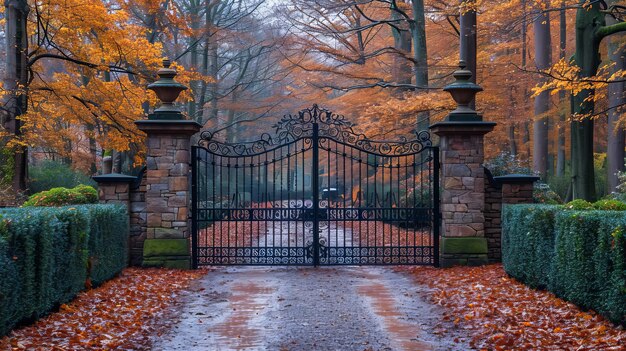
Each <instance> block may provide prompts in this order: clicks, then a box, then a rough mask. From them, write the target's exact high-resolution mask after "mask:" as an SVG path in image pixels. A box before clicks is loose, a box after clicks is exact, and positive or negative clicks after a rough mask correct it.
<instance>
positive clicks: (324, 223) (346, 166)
mask: <svg viewBox="0 0 626 351" xmlns="http://www.w3.org/2000/svg"><path fill="white" fill-rule="evenodd" d="M275 129H276V134H275V135H274V136H270V135H268V134H263V135H262V136H261V139H260V140H257V141H252V142H244V143H237V144H229V143H224V142H219V141H216V140H215V139H214V138H213V135H212V134H211V133H210V132H203V133H202V135H201V139H200V141H199V143H198V146H194V147H192V154H193V159H192V232H193V233H192V246H193V248H192V255H193V266H194V267H198V266H199V265H207V264H246V265H250V264H252V265H270V264H281V265H283V264H295V265H327V264H429V265H431V264H432V265H438V263H439V262H438V258H439V257H438V256H439V255H438V252H439V240H438V238H439V220H440V214H439V201H438V199H439V187H438V184H439V174H438V173H439V154H438V148H436V147H433V146H432V144H431V141H430V135H429V134H428V132H420V133H418V134H417V138H416V139H414V140H410V141H409V140H406V139H402V140H400V141H374V140H370V139H367V138H366V137H365V136H364V135H362V134H357V133H355V132H354V131H353V130H352V124H351V123H350V122H348V121H346V120H345V118H344V117H343V116H340V115H335V114H332V113H331V112H329V111H326V110H323V109H320V108H318V107H317V106H314V107H313V108H312V109H308V110H303V111H300V112H299V113H298V114H297V115H287V116H285V117H283V118H282V119H281V120H280V121H279V122H278V124H277V125H276V126H275ZM324 158H325V159H324ZM339 158H341V160H340V159H339ZM292 160H293V162H292ZM309 160H310V163H309ZM285 165H286V167H285ZM203 166H204V167H203ZM320 166H322V167H320ZM270 167H271V168H272V169H271V170H270ZM355 168H356V170H355ZM308 172H310V177H309V178H310V179H309V180H308V182H307V179H308V178H307V177H308V174H307V173H308ZM339 172H341V176H340V175H339ZM379 173H380V176H379ZM385 173H388V174H387V175H386V174H385ZM394 173H395V174H394ZM270 176H271V180H270ZM372 176H373V179H372ZM233 177H234V179H233ZM347 177H348V178H347ZM247 178H249V179H247ZM255 178H256V181H255ZM394 178H395V179H394ZM322 180H323V181H324V182H325V184H323V182H322V183H321V182H320V181H322ZM372 180H373V184H371V183H372ZM270 181H271V186H270ZM348 184H349V185H348ZM276 186H280V189H276ZM348 186H349V189H348ZM322 189H326V190H327V191H326V192H324V194H325V196H324V197H322V198H320V192H321V191H322ZM332 189H336V190H335V191H334V193H333V191H332ZM364 190H365V194H364ZM402 190H404V194H403V193H402ZM418 192H419V194H418ZM285 193H286V197H285ZM348 193H349V200H348V199H346V194H348ZM339 194H341V196H339ZM355 196H356V197H355ZM370 223H371V224H372V226H373V230H371V229H372V228H370ZM285 225H286V226H285ZM363 226H365V230H363ZM294 227H295V229H294ZM355 230H356V231H357V233H355ZM346 231H350V233H346ZM322 233H323V234H324V235H323V236H322V235H321V234H322ZM355 234H357V235H355ZM233 235H234V238H233ZM372 235H373V238H372ZM333 239H334V240H333ZM364 239H365V240H364ZM372 239H373V242H372ZM270 240H271V242H270ZM403 241H404V243H403Z"/></svg>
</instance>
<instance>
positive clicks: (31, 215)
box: [0, 205, 128, 335]
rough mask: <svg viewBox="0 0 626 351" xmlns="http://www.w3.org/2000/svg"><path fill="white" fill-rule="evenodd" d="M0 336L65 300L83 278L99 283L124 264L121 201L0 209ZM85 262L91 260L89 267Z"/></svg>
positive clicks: (82, 284) (125, 223) (124, 220)
mask: <svg viewBox="0 0 626 351" xmlns="http://www.w3.org/2000/svg"><path fill="white" fill-rule="evenodd" d="M0 217H1V218H2V222H1V223H2V225H0V274H1V276H2V279H0V335H4V334H6V332H8V331H9V330H10V329H11V328H12V327H14V326H15V325H17V324H18V323H22V322H26V321H32V320H33V319H36V318H38V317H40V316H42V315H44V314H46V313H48V312H50V311H51V310H53V309H54V308H55V307H56V306H58V305H59V304H62V303H66V302H68V301H70V300H71V299H72V298H73V297H74V296H75V295H76V294H77V293H78V292H79V291H81V290H82V289H83V288H84V287H85V284H86V282H87V281H88V278H89V279H91V280H92V281H94V282H96V283H101V282H102V281H104V280H105V279H108V278H110V277H112V276H114V275H115V274H117V273H118V272H119V271H120V270H121V269H122V268H123V267H124V265H125V263H126V259H127V258H126V245H127V235H128V221H127V218H128V217H127V214H126V212H125V209H124V207H123V206H118V205H85V206H76V207H63V208H43V207H42V208H35V207H30V208H14V209H4V210H2V211H0ZM88 262H96V263H97V264H95V265H92V267H91V270H88V264H87V263H88Z"/></svg>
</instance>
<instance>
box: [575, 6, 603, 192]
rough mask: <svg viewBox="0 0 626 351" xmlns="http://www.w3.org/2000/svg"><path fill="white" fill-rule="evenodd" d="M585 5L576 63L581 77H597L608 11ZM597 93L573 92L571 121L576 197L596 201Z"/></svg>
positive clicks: (578, 18) (578, 19) (579, 24)
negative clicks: (592, 97)
mask: <svg viewBox="0 0 626 351" xmlns="http://www.w3.org/2000/svg"><path fill="white" fill-rule="evenodd" d="M584 3H585V0H581V1H580V4H581V7H580V8H579V9H578V11H577V13H576V53H575V54H574V63H575V64H576V65H577V66H578V67H580V69H581V71H580V76H581V77H593V76H595V75H596V73H597V72H598V67H599V66H600V41H601V40H602V38H601V37H600V36H599V35H598V29H600V28H603V27H604V25H605V23H606V22H605V18H604V14H603V13H601V12H600V3H598V2H595V3H592V4H591V5H590V6H586V7H585V8H583V6H582V4H584ZM593 94H594V91H593V90H591V89H585V90H583V91H581V92H580V93H578V95H573V96H572V98H571V101H572V114H573V115H574V120H572V123H571V128H572V130H571V134H572V156H571V160H572V178H573V184H574V186H573V197H574V198H575V199H585V200H587V201H593V200H595V198H596V189H595V174H594V168H593V125H594V123H593V119H592V118H589V117H588V116H590V115H592V114H593V112H594V108H595V106H594V103H593V99H590V98H591V96H592V95H593Z"/></svg>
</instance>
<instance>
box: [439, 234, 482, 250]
mask: <svg viewBox="0 0 626 351" xmlns="http://www.w3.org/2000/svg"><path fill="white" fill-rule="evenodd" d="M442 249H443V254H487V253H488V249H487V239H486V238H481V237H461V238H443V240H442Z"/></svg>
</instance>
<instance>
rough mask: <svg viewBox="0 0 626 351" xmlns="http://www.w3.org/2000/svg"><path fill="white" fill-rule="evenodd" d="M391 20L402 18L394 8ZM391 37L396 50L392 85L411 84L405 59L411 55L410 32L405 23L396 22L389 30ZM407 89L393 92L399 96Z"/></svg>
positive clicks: (409, 69) (410, 74)
mask: <svg viewBox="0 0 626 351" xmlns="http://www.w3.org/2000/svg"><path fill="white" fill-rule="evenodd" d="M391 18H393V19H394V20H400V19H402V17H401V16H400V14H399V13H398V11H396V10H395V9H394V8H392V9H391ZM391 32H392V35H393V46H394V48H395V49H396V51H397V52H396V54H395V55H394V59H393V68H392V75H393V81H394V83H398V84H411V80H412V79H411V78H412V77H411V76H412V73H411V66H410V65H409V61H408V60H407V57H410V56H408V55H410V54H411V46H412V45H411V32H410V30H409V29H408V28H407V24H406V22H405V21H400V22H396V25H395V27H392V28H391ZM407 89H408V88H398V89H395V92H396V93H397V94H398V95H401V94H402V92H404V91H406V90H407Z"/></svg>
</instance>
